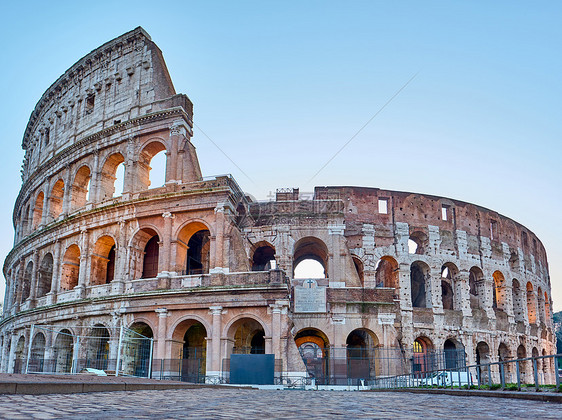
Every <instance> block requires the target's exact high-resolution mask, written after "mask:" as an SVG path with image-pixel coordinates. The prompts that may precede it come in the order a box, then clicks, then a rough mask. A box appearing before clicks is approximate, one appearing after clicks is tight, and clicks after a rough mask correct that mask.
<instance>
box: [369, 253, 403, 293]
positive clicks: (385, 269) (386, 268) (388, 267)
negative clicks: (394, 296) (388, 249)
mask: <svg viewBox="0 0 562 420" xmlns="http://www.w3.org/2000/svg"><path fill="white" fill-rule="evenodd" d="M375 279H376V285H377V287H392V288H394V289H398V284H399V282H398V263H397V262H396V260H395V259H394V258H392V257H388V256H385V257H382V258H381V259H380V260H379V261H378V262H377V265H376V268H375Z"/></svg>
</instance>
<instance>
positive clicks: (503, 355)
mask: <svg viewBox="0 0 562 420" xmlns="http://www.w3.org/2000/svg"><path fill="white" fill-rule="evenodd" d="M508 360H511V355H510V353H509V348H508V347H507V345H506V344H505V343H500V345H499V347H498V361H499V362H506V361H508ZM511 367H512V363H505V364H504V365H503V368H504V372H505V374H506V378H505V379H506V381H508V382H513V381H511Z"/></svg>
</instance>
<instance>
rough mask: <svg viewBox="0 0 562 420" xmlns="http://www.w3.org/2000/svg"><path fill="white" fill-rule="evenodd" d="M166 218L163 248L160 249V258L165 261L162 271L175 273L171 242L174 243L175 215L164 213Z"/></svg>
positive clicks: (163, 215)
mask: <svg viewBox="0 0 562 420" xmlns="http://www.w3.org/2000/svg"><path fill="white" fill-rule="evenodd" d="M162 217H163V218H164V237H163V238H162V247H161V248H160V251H161V254H160V257H159V258H161V259H162V260H163V261H162V262H163V269H164V270H162V271H168V272H169V271H174V270H173V269H172V268H173V267H172V255H171V241H172V223H173V221H174V215H173V214H172V213H170V212H169V211H167V212H165V213H162Z"/></svg>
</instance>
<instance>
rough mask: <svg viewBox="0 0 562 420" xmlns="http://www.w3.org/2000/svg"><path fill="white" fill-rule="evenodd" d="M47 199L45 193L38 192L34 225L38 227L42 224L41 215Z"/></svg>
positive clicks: (34, 209)
mask: <svg viewBox="0 0 562 420" xmlns="http://www.w3.org/2000/svg"><path fill="white" fill-rule="evenodd" d="M44 201H45V194H43V191H41V192H40V193H39V194H37V199H36V200H35V207H34V208H33V227H34V228H36V227H37V226H39V225H40V224H41V217H42V216H43V204H44Z"/></svg>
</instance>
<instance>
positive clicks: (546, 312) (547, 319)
mask: <svg viewBox="0 0 562 420" xmlns="http://www.w3.org/2000/svg"><path fill="white" fill-rule="evenodd" d="M544 315H545V322H546V324H547V326H548V325H550V322H551V316H550V300H549V299H548V295H547V293H546V292H544Z"/></svg>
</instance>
